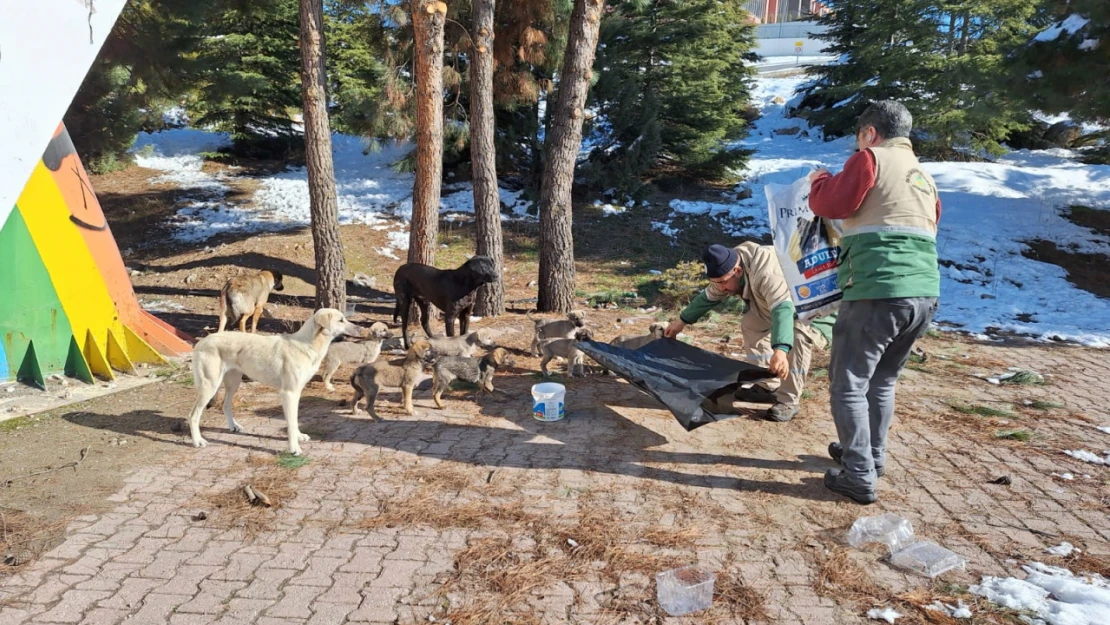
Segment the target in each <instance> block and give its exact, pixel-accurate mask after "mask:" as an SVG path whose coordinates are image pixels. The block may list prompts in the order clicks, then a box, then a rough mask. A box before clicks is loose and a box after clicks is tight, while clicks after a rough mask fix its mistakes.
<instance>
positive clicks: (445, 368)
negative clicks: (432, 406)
mask: <svg viewBox="0 0 1110 625" xmlns="http://www.w3.org/2000/svg"><path fill="white" fill-rule="evenodd" d="M515 364H516V362H515V361H514V360H513V357H512V356H510V355H509V352H507V351H505V348H503V347H498V348H495V349H494V350H493V351H491V352H490V353H488V354H486V355H485V356H482V357H481V358H467V357H463V356H446V357H444V358H437V359H436V364H435V366H433V367H432V399H433V400H434V401H435V403H436V408H443V392H444V391H446V390H447V389H448V388H450V386H451V383H452V382H454V381H455V380H466V381H467V382H474V383H475V384H477V385H478V392H479V393H481V392H482V391H487V392H489V393H492V392H493V391H494V388H493V376H494V374H496V373H497V370H498V369H499V368H501V367H512V366H513V365H515Z"/></svg>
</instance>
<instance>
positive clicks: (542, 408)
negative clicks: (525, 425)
mask: <svg viewBox="0 0 1110 625" xmlns="http://www.w3.org/2000/svg"><path fill="white" fill-rule="evenodd" d="M566 394H567V387H565V386H563V385H562V384H556V383H554V382H544V383H543V384H536V385H535V386H533V387H532V416H533V417H535V418H536V420H538V421H558V420H559V419H562V418H563V417H565V416H566V409H565V407H564V403H563V402H564V400H565V398H566Z"/></svg>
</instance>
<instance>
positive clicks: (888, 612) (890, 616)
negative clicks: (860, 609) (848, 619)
mask: <svg viewBox="0 0 1110 625" xmlns="http://www.w3.org/2000/svg"><path fill="white" fill-rule="evenodd" d="M867 618H869V619H872V620H875V621H886V622H887V623H893V622H894V621H895V619H900V618H902V615H901V614H899V613H898V612H895V611H894V610H893V609H892V608H883V609H882V610H880V609H879V608H872V609H870V610H868V611H867Z"/></svg>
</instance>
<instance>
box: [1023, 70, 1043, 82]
mask: <svg viewBox="0 0 1110 625" xmlns="http://www.w3.org/2000/svg"><path fill="white" fill-rule="evenodd" d="M1025 77H1026V78H1027V79H1029V80H1040V79H1041V78H1044V72H1042V71H1041V70H1037V71H1035V72H1032V73H1029V74H1026V75H1025Z"/></svg>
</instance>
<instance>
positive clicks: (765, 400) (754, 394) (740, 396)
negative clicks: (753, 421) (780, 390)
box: [733, 385, 775, 404]
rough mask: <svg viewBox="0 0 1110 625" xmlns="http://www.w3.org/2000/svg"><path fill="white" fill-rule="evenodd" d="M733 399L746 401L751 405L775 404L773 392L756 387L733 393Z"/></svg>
mask: <svg viewBox="0 0 1110 625" xmlns="http://www.w3.org/2000/svg"><path fill="white" fill-rule="evenodd" d="M733 397H735V398H736V400H737V401H746V402H748V403H751V404H773V403H775V392H774V391H772V390H770V389H766V388H763V387H762V386H758V385H756V386H750V387H748V388H743V387H741V388H739V389H737V390H736V392H735V393H733Z"/></svg>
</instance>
